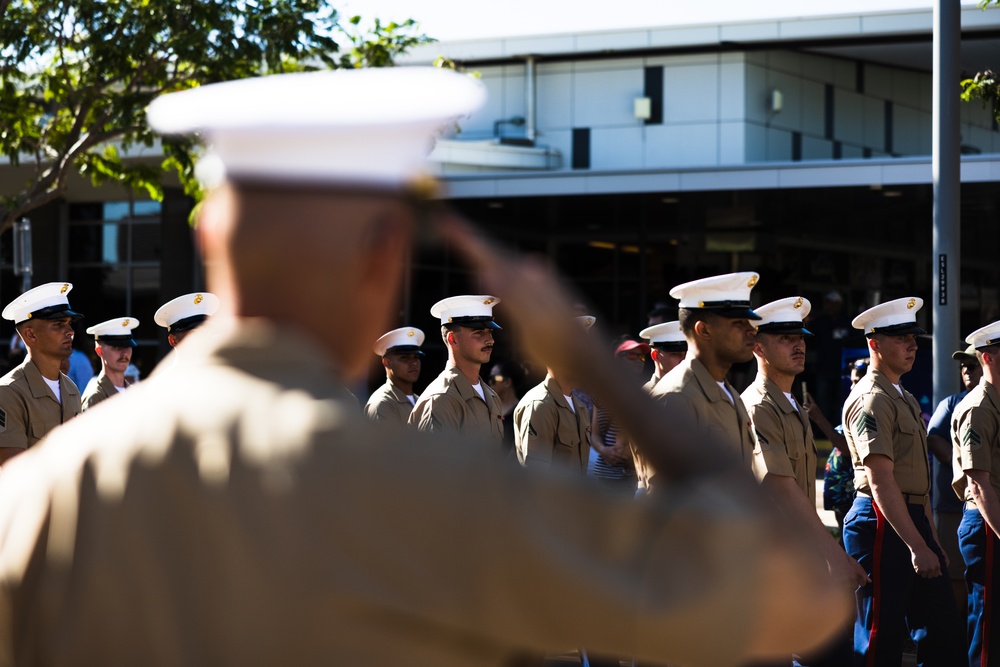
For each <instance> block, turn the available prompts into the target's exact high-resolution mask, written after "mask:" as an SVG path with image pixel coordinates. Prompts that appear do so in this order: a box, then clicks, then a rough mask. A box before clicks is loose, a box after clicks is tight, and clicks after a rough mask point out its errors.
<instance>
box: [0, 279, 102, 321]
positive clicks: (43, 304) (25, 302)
mask: <svg viewBox="0 0 1000 667" xmlns="http://www.w3.org/2000/svg"><path fill="white" fill-rule="evenodd" d="M72 289H73V283H45V284H44V285H39V286H38V287H32V288H31V289H30V290H28V291H27V292H25V293H24V294H22V295H21V296H19V297H17V298H16V299H14V300H13V301H11V302H10V303H8V304H7V307H6V308H4V309H3V313H2V315H3V318H4V319H5V320H11V321H13V322H14V324H20V323H21V322H26V321H28V320H30V319H32V318H38V319H43V320H52V319H61V318H63V317H71V318H73V319H74V320H76V319H80V318H81V317H83V316H82V315H80V314H79V313H75V312H73V310H72V309H71V308H70V307H69V298H68V297H67V295H68V294H69V292H70V290H72Z"/></svg>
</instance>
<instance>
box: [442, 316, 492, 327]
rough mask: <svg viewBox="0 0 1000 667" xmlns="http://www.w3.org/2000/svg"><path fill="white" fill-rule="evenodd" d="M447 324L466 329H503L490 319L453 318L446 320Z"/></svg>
mask: <svg viewBox="0 0 1000 667" xmlns="http://www.w3.org/2000/svg"><path fill="white" fill-rule="evenodd" d="M448 324H457V325H458V326H461V327H468V328H469V329H503V327H501V326H500V325H499V324H497V323H496V322H494V321H493V318H492V317H473V316H471V315H470V316H468V317H453V318H451V319H450V320H448Z"/></svg>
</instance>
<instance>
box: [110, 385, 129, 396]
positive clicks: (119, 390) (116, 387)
mask: <svg viewBox="0 0 1000 667" xmlns="http://www.w3.org/2000/svg"><path fill="white" fill-rule="evenodd" d="M111 386H112V387H114V388H115V389H117V390H118V393H119V394H120V393H122V392H123V391H125V390H126V389H127V387H119V386H118V385H116V384H113V385H111Z"/></svg>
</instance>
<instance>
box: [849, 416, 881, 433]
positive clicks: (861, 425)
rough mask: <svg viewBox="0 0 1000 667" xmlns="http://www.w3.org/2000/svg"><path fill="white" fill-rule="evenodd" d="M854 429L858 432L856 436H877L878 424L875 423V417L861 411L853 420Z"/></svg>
mask: <svg viewBox="0 0 1000 667" xmlns="http://www.w3.org/2000/svg"><path fill="white" fill-rule="evenodd" d="M854 429H855V430H856V431H857V432H858V435H861V434H862V433H868V434H869V435H875V434H877V433H878V422H876V421H875V415H873V414H872V413H870V412H865V411H864V410H862V411H861V414H860V415H858V418H857V419H856V420H854Z"/></svg>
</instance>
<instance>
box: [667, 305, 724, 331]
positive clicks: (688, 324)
mask: <svg viewBox="0 0 1000 667" xmlns="http://www.w3.org/2000/svg"><path fill="white" fill-rule="evenodd" d="M716 317H718V315H716V314H715V313H713V312H712V311H711V310H709V309H708V308H683V307H681V308H678V309H677V320H678V321H679V322H680V324H681V331H683V332H684V333H685V334H689V333H691V332H692V331H694V325H696V324H697V323H698V322H709V323H711V322H712V319H713V318H716Z"/></svg>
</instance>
